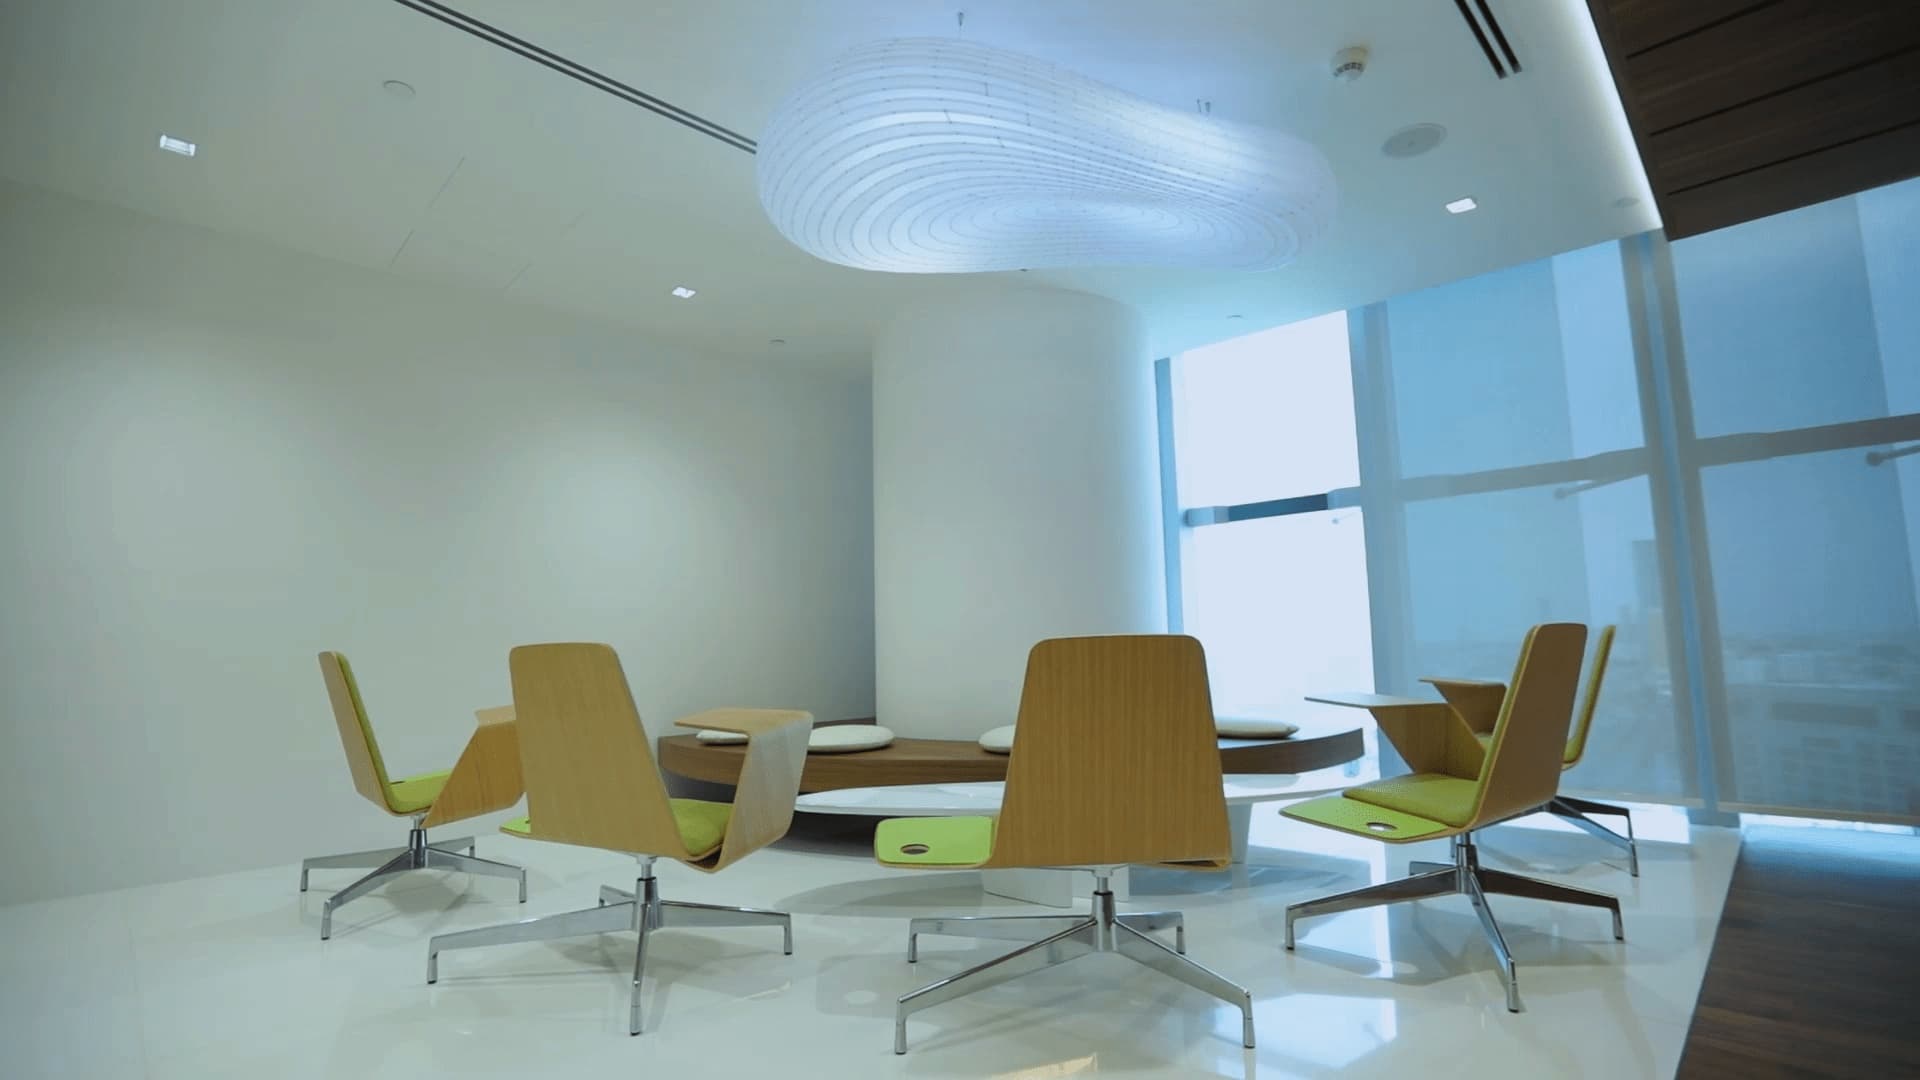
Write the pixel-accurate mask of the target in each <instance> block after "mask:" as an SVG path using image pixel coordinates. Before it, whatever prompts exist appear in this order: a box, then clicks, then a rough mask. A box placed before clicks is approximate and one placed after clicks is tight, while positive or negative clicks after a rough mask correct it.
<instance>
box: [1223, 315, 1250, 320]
mask: <svg viewBox="0 0 1920 1080" xmlns="http://www.w3.org/2000/svg"><path fill="white" fill-rule="evenodd" d="M1227 318H1229V319H1244V318H1246V316H1245V315H1229V316H1227Z"/></svg>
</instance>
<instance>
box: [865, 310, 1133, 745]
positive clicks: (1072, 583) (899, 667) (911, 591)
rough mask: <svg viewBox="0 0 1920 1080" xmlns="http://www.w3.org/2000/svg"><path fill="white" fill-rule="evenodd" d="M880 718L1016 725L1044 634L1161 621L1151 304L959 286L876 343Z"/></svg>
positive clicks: (951, 730)
mask: <svg viewBox="0 0 1920 1080" xmlns="http://www.w3.org/2000/svg"><path fill="white" fill-rule="evenodd" d="M873 452H874V490H873V496H874V518H873V528H874V583H875V594H874V598H875V609H874V620H875V626H876V629H877V635H876V640H877V650H878V651H877V653H876V656H875V679H876V688H877V689H876V693H877V699H878V709H879V717H880V722H881V723H883V724H886V725H887V726H889V727H891V728H893V729H895V730H896V731H898V732H900V733H901V734H905V735H914V736H920V737H933V738H974V737H977V736H978V735H980V733H982V732H984V731H986V730H987V729H989V728H994V727H998V726H1000V725H1002V724H1010V723H1013V721H1014V716H1015V713H1016V712H1017V710H1018V706H1019V701H1020V684H1021V682H1022V679H1023V677H1024V675H1025V672H1026V662H1027V652H1028V650H1030V649H1031V648H1032V647H1033V645H1034V643H1035V642H1037V641H1040V640H1041V639H1043V638H1048V637H1059V636H1070V635H1079V634H1118V633H1163V632H1165V630H1166V627H1167V624H1166V586H1165V557H1164V553H1163V551H1164V549H1163V541H1162V532H1161V521H1160V474H1159V455H1158V428H1157V426H1156V424H1155V418H1154V386H1153V367H1152V362H1151V359H1150V357H1149V356H1148V354H1147V347H1146V338H1145V335H1144V332H1143V330H1142V327H1141V321H1140V318H1139V316H1138V315H1137V314H1136V313H1135V312H1134V311H1133V310H1132V309H1130V308H1127V307H1125V306H1123V305H1121V304H1117V303H1115V302H1114V301H1111V300H1107V299H1103V298H1100V297H1095V296H1088V295H1086V294H1084V293H1072V292H1062V291H1058V290H1040V289H1025V290H1009V291H1005V292H978V293H975V292H971V291H966V292H963V291H960V290H957V289H956V290H954V291H953V292H952V293H951V294H949V295H947V296H945V297H943V298H942V299H941V300H940V301H939V302H938V303H928V304H923V305H919V306H915V307H910V308H908V309H906V310H903V311H901V312H900V313H899V314H898V316H897V317H896V318H895V319H894V320H893V322H892V323H891V324H890V325H889V327H888V328H887V329H886V330H885V331H883V332H882V333H881V335H880V337H879V339H878V340H877V341H876V342H875V344H874V352H873Z"/></svg>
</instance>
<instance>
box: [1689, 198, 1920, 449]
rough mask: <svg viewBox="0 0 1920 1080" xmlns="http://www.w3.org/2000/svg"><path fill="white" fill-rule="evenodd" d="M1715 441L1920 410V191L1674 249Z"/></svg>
mask: <svg viewBox="0 0 1920 1080" xmlns="http://www.w3.org/2000/svg"><path fill="white" fill-rule="evenodd" d="M1673 266H1674V278H1675V287H1676V289H1677V291H1678V294H1679V305H1680V324H1681V336H1682V339H1683V341H1684V344H1685V348H1686V367H1687V381H1688V385H1689V388H1690V391H1691V394H1692V398H1693V412H1694V425H1695V428H1696V430H1697V433H1698V434H1699V435H1700V436H1702V437H1711V436H1715V435H1726V434H1730V433H1734V432H1749V431H1784V430H1788V429H1791V428H1801V427H1813V426H1818V425H1822V424H1834V423H1841V422H1844V421H1848V420H1864V419H1871V418H1874V417H1881V416H1887V415H1891V414H1898V413H1906V412H1914V411H1920V301H1916V299H1915V298H1916V297H1920V180H1910V181H1907V182H1906V183H1903V184H1896V185H1894V186H1893V187H1890V188H1883V189H1880V190H1879V191H1875V192H1869V193H1867V194H1865V195H1861V196H1858V197H1854V198H1846V199H1837V200H1835V201H1833V202H1827V203H1821V204H1819V205H1817V206H1809V207H1806V208H1804V209H1800V210H1795V211H1792V212H1790V213H1785V214H1779V215H1776V216H1774V217H1770V218H1763V219H1761V220H1759V221H1751V222H1747V223H1746V224H1744V225H1736V226H1734V227H1732V228H1729V229H1721V230H1719V231H1717V232H1712V233H1707V234H1705V235H1703V236H1695V237H1690V238H1688V239H1686V240H1681V241H1677V242H1676V243H1675V244H1674V245H1673Z"/></svg>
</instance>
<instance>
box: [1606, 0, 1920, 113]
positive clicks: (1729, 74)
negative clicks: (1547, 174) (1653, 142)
mask: <svg viewBox="0 0 1920 1080" xmlns="http://www.w3.org/2000/svg"><path fill="white" fill-rule="evenodd" d="M1916 32H1920V0H1892V2H1875V0H1780V2H1778V3H1773V4H1768V5H1766V6H1765V7H1760V8H1756V9H1754V10H1753V11H1751V12H1749V13H1747V14H1746V15H1743V16H1740V17H1739V18H1736V19H1729V20H1727V21H1726V22H1723V23H1720V24H1718V25H1716V26H1713V27H1711V28H1709V29H1706V30H1702V31H1701V32H1699V33H1697V34H1691V35H1689V36H1687V37H1684V38H1681V39H1680V40H1678V41H1675V42H1672V43H1671V44H1667V45H1662V46H1660V47H1659V48H1656V49H1652V50H1650V51H1648V52H1645V53H1642V54H1640V55H1639V56H1636V57H1634V58H1632V59H1630V60H1628V61H1627V66H1626V78H1627V83H1628V84H1629V85H1631V86H1632V87H1634V89H1635V91H1636V92H1637V95H1638V97H1639V104H1640V112H1641V120H1642V122H1643V123H1644V124H1645V125H1646V128H1647V134H1649V135H1655V134H1658V133H1660V132H1662V131H1665V130H1667V129H1668V128H1671V127H1673V126H1674V125H1676V124H1684V123H1686V122H1687V121H1689V120H1693V119H1695V118H1697V117H1701V116H1705V115H1707V114H1708V113H1713V112H1718V111H1720V110H1721V109H1729V108H1732V107H1734V106H1736V105H1739V104H1741V103H1742V102H1746V101H1751V100H1753V99H1754V98H1756V97H1759V96H1761V95H1763V94H1771V93H1776V92H1778V91H1780V90H1784V89H1786V88H1787V87H1791V86H1799V85H1802V84H1805V83H1807V82H1810V81H1812V80H1815V79H1820V78H1824V77H1827V76H1831V75H1834V74H1837V73H1839V72H1843V71H1846V70H1848V69H1849V68H1853V67H1857V66H1859V65H1860V64H1861V63H1862V62H1866V61H1871V60H1874V59H1878V58H1880V57H1882V56H1885V55H1886V54H1887V53H1888V52H1889V51H1891V50H1892V49H1897V48H1900V47H1902V46H1905V45H1911V44H1913V41H1912V38H1913V35H1914V33H1916Z"/></svg>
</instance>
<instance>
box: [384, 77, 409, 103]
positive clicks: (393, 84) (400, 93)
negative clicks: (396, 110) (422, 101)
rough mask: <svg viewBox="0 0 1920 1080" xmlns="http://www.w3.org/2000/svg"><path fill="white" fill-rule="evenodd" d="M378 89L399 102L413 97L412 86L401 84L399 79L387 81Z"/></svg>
mask: <svg viewBox="0 0 1920 1080" xmlns="http://www.w3.org/2000/svg"><path fill="white" fill-rule="evenodd" d="M380 88H381V89H382V90H385V91H386V92H387V93H389V94H392V95H393V96H394V97H397V98H399V99H400V100H401V101H406V100H407V99H409V98H411V97H413V84H412V83H404V82H401V81H400V80H399V79H388V80H387V81H386V82H383V83H381V84H380Z"/></svg>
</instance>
